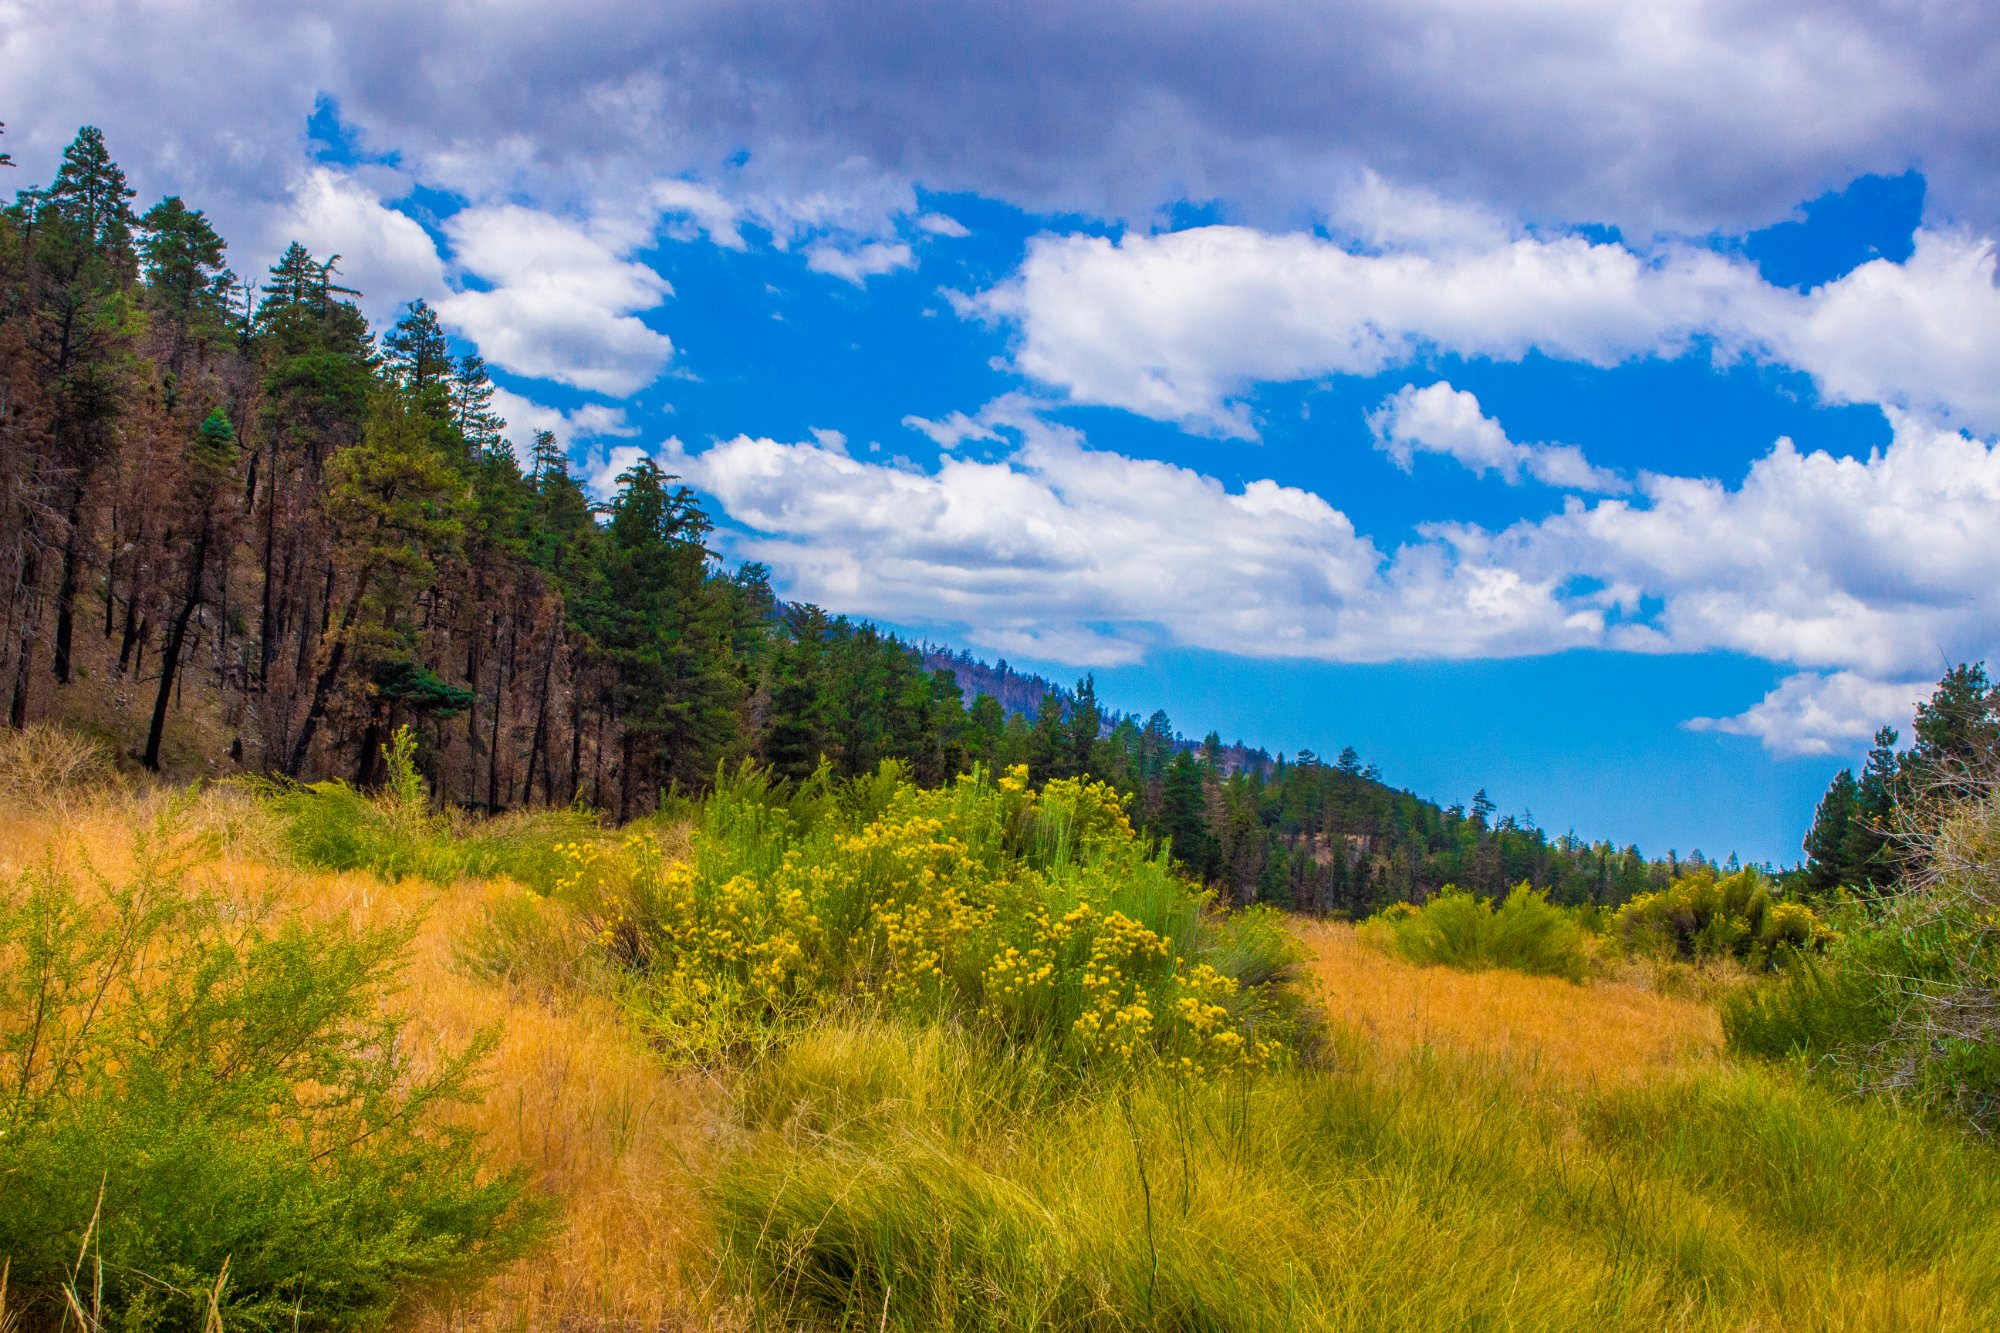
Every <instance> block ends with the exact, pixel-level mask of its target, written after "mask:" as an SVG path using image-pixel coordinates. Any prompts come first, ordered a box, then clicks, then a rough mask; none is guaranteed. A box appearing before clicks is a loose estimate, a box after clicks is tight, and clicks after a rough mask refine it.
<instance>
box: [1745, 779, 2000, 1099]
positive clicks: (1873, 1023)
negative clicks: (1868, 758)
mask: <svg viewBox="0 0 2000 1333" xmlns="http://www.w3.org/2000/svg"><path fill="white" fill-rule="evenodd" d="M1937 821H1938V822H1937V825H1936V827H1935V828H1934V829H1933V830H1932V831H1930V832H1929V833H1928V834H1926V835H1924V836H1923V837H1922V838H1921V839H1920V841H1918V842H1917V843H1916V844H1915V845H1913V847H1912V848H1911V851H1912V853H1913V854H1912V856H1911V857H1910V863H1909V870H1908V872H1907V878H1906V879H1905V881H1904V882H1903V883H1901V884H1900V885H1899V886H1898V891H1897V892H1896V893H1895V894H1894V895H1892V896H1890V897H1887V898H1884V899H1882V900H1879V901H1876V902H1872V903H1856V904H1850V905H1849V906H1848V907H1847V908H1846V909H1845V911H1844V915H1843V916H1842V917H1840V918H1839V919H1838V924H1839V925H1840V927H1841V928H1840V930H1838V931H1837V932H1824V933H1825V934H1826V935H1827V937H1828V939H1827V944H1826V950H1825V957H1824V958H1823V959H1822V960H1816V961H1814V960H1798V961H1795V962H1793V963H1792V964H1791V965H1790V966H1788V967H1787V968H1785V969H1784V971H1783V972H1782V973H1781V974H1780V975H1779V976H1778V977H1776V978H1774V979H1773V980H1771V981H1770V982H1768V983H1766V984H1764V985H1762V986H1759V987H1758V988H1756V989H1755V990H1754V991H1752V992H1751V993H1749V994H1747V995H1745V996H1742V997H1741V998H1739V999H1738V1000H1736V1001H1734V1002H1733V1003H1731V1004H1730V1005H1729V1006H1727V1007H1726V1008H1725V1010H1724V1013H1723V1023H1724V1031H1725V1033H1726V1034H1727V1035H1728V1037H1729V1040H1730V1043H1731V1045H1732V1046H1733V1047H1735V1048H1736V1049H1738V1050H1741V1051H1743V1052H1744V1053H1746V1054H1753V1055H1762V1056H1793V1057H1803V1058H1804V1059H1805V1060H1807V1062H1808V1063H1809V1064H1810V1065H1811V1067H1812V1068H1813V1069H1815V1070H1816V1071H1818V1072H1820V1073H1821V1074H1822V1075H1824V1076H1830V1077H1835V1078H1837V1079H1839V1080H1840V1082H1841V1083H1842V1084H1844V1085H1846V1086H1849V1087H1851V1088H1853V1089H1855V1090H1858V1091H1861V1092H1882V1093H1889V1094H1893V1095H1894V1096H1896V1097H1898V1098H1900V1099H1903V1100H1907V1101H1910V1102H1912V1103H1914V1104H1916V1105H1919V1106H1923V1107H1927V1108H1929V1109H1930V1110H1932V1111H1934V1112H1937V1113H1940V1114H1943V1115H1946V1116H1949V1117H1952V1118H1955V1119H1958V1120H1961V1121H1964V1122H1966V1123H1969V1124H1972V1125H1974V1126H1976V1127H1978V1128H1979V1129H1981V1130H1983V1131H1986V1132H1989V1133H1991V1132H1994V1131H2000V790H1988V791H1985V792H1983V793H1977V794H1974V795H1972V796H1970V797H1967V798H1965V799H1961V800H1960V801H1959V802H1958V803H1956V804H1955V805H1953V806H1950V807H1948V808H1945V809H1944V810H1942V811H1940V812H1939V814H1938V816H1937Z"/></svg>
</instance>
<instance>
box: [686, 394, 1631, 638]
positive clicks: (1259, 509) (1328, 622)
mask: <svg viewBox="0 0 2000 1333" xmlns="http://www.w3.org/2000/svg"><path fill="white" fill-rule="evenodd" d="M980 422H981V424H984V425H986V426H987V428H988V429H993V428H996V427H997V428H1000V429H1004V430H1005V431H1007V433H1008V434H1010V435H1012V436H1015V437H1018V439H1019V440H1020V444H1019V446H1018V448H1017V449H1016V450H1015V451H1014V452H1013V453H1012V454H1011V455H1010V456H1008V457H1005V458H1003V459H1000V460H998V461H993V462H980V461H974V460H970V459H964V458H955V457H947V458H946V459H945V460H944V462H943V464H942V466H941V467H940V469H939V470H938V471H937V472H936V473H934V474H933V473H927V472H923V471H920V470H917V469H915V468H912V467H909V466H905V465H894V464H880V463H870V462H865V461H862V460H858V459H856V458H854V457H852V456H850V455H849V454H848V453H847V452H846V451H845V450H844V449H841V448H838V447H829V446H828V445H827V444H825V443H824V442H805V443H783V442H779V441H775V440H769V439H753V438H749V437H738V438H736V439H733V440H727V441H723V442H721V443H718V444H715V445H713V446H711V447H709V448H707V449H705V450H702V451H699V452H690V451H688V450H685V449H683V448H681V447H680V446H679V445H677V444H676V445H674V446H671V447H670V448H669V449H668V451H667V452H666V453H665V454H663V456H662V466H665V467H668V468H669V469H671V470H672V471H675V472H678V473H681V474H682V475H685V476H686V477H688V478H689V479H690V480H691V481H692V482H693V483H694V484H695V485H697V486H698V487H700V488H701V489H702V490H703V491H705V492H706V493H707V494H709V495H711V496H713V497H714V498H715V499H716V500H717V501H719V503H720V506H721V508H722V510H723V511H724V512H725V513H726V514H727V515H728V516H729V517H730V518H731V519H732V520H733V521H734V522H735V523H736V524H738V525H741V526H742V527H744V528H747V529H749V530H750V532H749V534H748V535H746V536H744V537H742V538H740V539H739V551H740V553H741V554H742V555H745V556H748V557H751V558H755V559H758V560H763V561H766V562H767V563H769V564H771V565H772V566H773V568H774V569H776V570H777V571H778V573H779V575H780V579H781V585H782V586H783V587H784V588H785V590H786V592H787V595H791V596H798V597H803V598H807V599H810V600H814V601H820V602H824V603H826V604H828V605H833V606H840V607H843V608H846V609H849V610H852V611H855V612H857V613H860V614H863V615H874V616H883V617H887V618H891V619H894V620H897V621H899V622H902V623H910V622H912V621H917V622H928V623H933V624H955V625H962V626H967V627H976V628H977V636H978V637H980V638H981V639H982V640H983V641H984V642H987V643H989V644H992V645H993V646H996V647H1000V648H1002V649H1003V650H1005V649H1006V648H1007V646H1008V645H1010V644H1013V645H1025V644H1029V643H1033V644H1035V645H1037V646H1036V648H1035V649H1034V651H1035V653H1036V655H1038V656H1044V657H1048V656H1064V655H1069V654H1075V655H1076V656H1077V658H1078V660H1080V661H1084V662H1098V663H1103V662H1111V661H1126V660H1132V659H1134V658H1135V657H1136V656H1137V655H1138V654H1140V653H1141V652H1142V651H1143V649H1144V646H1145V645H1146V644H1148V643H1151V642H1154V641H1157V640H1160V639H1166V640H1171V641H1174V642H1179V643H1184V644H1189V645H1192V646H1197V647H1205V648H1214V649H1219V650H1221V651H1226V652H1232V653H1241V654H1247V655H1255V656H1280V657H1283V656H1303V657H1322V658H1330V659H1339V660H1353V661H1380V660H1387V659H1391V658H1397V657H1405V656H1442V657H1465V656H1483V655H1507V654H1512V653H1517V652H1523V651H1543V650H1544V649H1545V648H1546V647H1547V646H1549V645H1552V644H1553V645H1557V646H1581V645H1583V644H1587V643H1590V642H1594V641H1596V640H1598V639H1599V638H1600V637H1601V634H1602V614H1601V612H1599V611H1598V610H1597V609H1596V608H1592V607H1582V608H1573V607H1565V606H1562V605H1561V604H1560V603H1559V600H1558V598H1557V596H1556V590H1555V588H1554V587H1553V585H1552V584H1550V583H1548V582H1546V581H1541V582H1538V581H1536V580H1533V579H1529V578H1525V577H1523V576H1522V575H1520V574H1519V573H1518V572H1516V571H1513V570H1509V569H1505V568H1501V567H1497V566H1491V565H1482V564H1480V563H1478V562H1476V561H1473V560H1467V559H1462V558H1459V557H1457V556H1456V555H1455V553H1453V552H1452V551H1451V550H1450V549H1449V548H1448V547H1446V546H1444V545H1443V544H1442V543H1429V544H1426V545H1424V546H1422V547H1418V548H1411V549H1408V550H1406V551H1403V552H1399V553H1397V554H1396V555H1395V556H1394V557H1385V556H1384V555H1383V553H1382V552H1380V551H1379V550H1378V549H1377V548H1376V547H1375V546H1374V544H1373V543H1371V542H1369V541H1368V540H1367V539H1366V538H1363V537H1361V536H1359V535H1358V534H1356V532H1355V531H1354V527H1353V525H1352V523H1350V522H1349V521H1348V519H1347V517H1346V516H1345V515H1344V514H1342V513H1340V512H1339V511H1338V510H1336V509H1334V508H1333V507H1332V506H1331V505H1329V504H1327V503H1326V501H1324V500H1322V499H1321V498H1319V497H1318V496H1316V495H1313V494H1311V493H1310V492H1307V491H1303V490H1299V489H1297V488H1294V487H1289V486H1282V485H1279V484H1278V483H1276V482H1272V481H1253V482H1250V483H1249V484H1247V485H1246V486H1244V487H1242V488H1241V489H1240V490H1231V489H1229V488H1227V487H1225V486H1224V485H1222V484H1221V483H1220V482H1218V481H1216V480H1215V479H1213V478H1210V477H1206V476H1203V475H1201V474H1199V473H1197V472H1194V471H1191V470H1189V469H1186V468H1182V467H1177V466H1174V465H1172V464H1168V463H1161V462H1153V461H1147V460H1141V459H1134V458H1127V457H1124V456H1122V455H1118V454H1114V453H1106V452H1102V451H1098V450H1092V449H1088V448H1086V447H1084V445H1083V443H1082V441H1081V438H1080V437H1079V436H1077V434H1076V433H1075V432H1073V431H1070V430H1067V429H1065V428H1061V427H1057V426H1052V425H1050V424H1048V423H1047V422H1044V421H1042V420H1040V419H1039V418H1037V417H1036V416H1035V415H1033V413H1032V412H1030V411H1026V410H1023V409H1021V408H1019V407H1018V406H999V407H993V408H989V409H988V411H986V412H983V413H982V414H981V417H980ZM1015 650H1016V651H1026V649H1025V648H1018V649H1015Z"/></svg>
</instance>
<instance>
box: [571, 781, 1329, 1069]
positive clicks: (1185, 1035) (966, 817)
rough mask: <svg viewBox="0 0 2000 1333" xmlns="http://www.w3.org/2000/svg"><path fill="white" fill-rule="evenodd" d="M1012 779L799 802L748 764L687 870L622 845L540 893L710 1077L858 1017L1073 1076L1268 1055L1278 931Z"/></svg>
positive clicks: (1096, 809)
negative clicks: (870, 1010)
mask: <svg viewBox="0 0 2000 1333" xmlns="http://www.w3.org/2000/svg"><path fill="white" fill-rule="evenodd" d="M1025 775H1026V770H1025V769H1016V770H1014V771H1013V772H1010V773H1009V774H1007V775H1006V776H1004V777H1002V778H1001V779H1000V780H999V781H998V782H994V781H992V780H991V779H989V778H988V777H986V776H984V775H983V774H977V775H971V776H967V777H965V778H962V779H960V780H959V781H958V782H956V783H954V784H952V785H950V786H947V787H942V788H938V789H935V790H929V791H926V790H922V789H919V788H918V787H916V786H915V785H913V784H911V783H910V782H908V781H907V780H906V779H905V778H904V777H903V775H902V772H901V770H900V769H899V768H897V767H896V766H895V765H893V764H888V765H884V767H883V768H882V770H881V771H880V772H878V773H876V774H872V775H869V776H867V777H863V778H860V779H857V780H854V781H850V782H834V781H832V780H831V779H830V778H828V777H827V776H826V775H825V774H821V775H820V776H818V777H817V778H815V779H814V780H812V781H810V782H808V783H806V784H805V785H804V787H803V788H801V789H800V790H799V791H797V792H787V791H783V790H780V789H777V788H774V787H773V786H772V785H771V784H770V783H769V782H768V780H767V779H766V778H765V777H764V776H762V775H761V774H759V773H757V772H755V771H754V770H750V771H745V772H742V773H739V774H737V775H736V776H734V777H731V778H728V779H727V780H725V781H723V782H722V783H720V784H719V786H718V788H717V789H716V791H715V792H714V794H713V795H712V796H710V797H709V798H708V799H707V800H706V801H705V802H703V803H702V804H701V805H700V806H699V807H698V809H696V810H695V811H694V828H693V832H692V836H691V841H690V845H689V848H688V852H687V855H686V856H685V858H677V857H673V856H669V855H668V854H667V853H666V851H665V849H663V848H662V847H661V846H660V845H659V844H658V841H657V838H656V836H655V834H654V833H653V832H652V831H650V830H647V829H639V830H637V831H634V832H632V833H631V834H629V835H628V836H627V837H626V839H625V840H624V842H623V843H621V844H620V845H618V846H617V847H613V848H605V847H597V846H586V847H580V848H577V849H574V852H573V854H574V855H575V857H576V869H575V873H574V874H573V875H572V876H570V877H569V878H567V879H566V880H565V881H564V882H563V883H562V884H561V885H560V886H559V887H558V890H557V894H558V896H559V897H561V898H562V899H563V900H564V901H565V902H567V903H570V904H572V905H574V906H575V907H576V908H577V909H578V910H579V911H581V912H582V913H583V914H584V915H585V917H586V919H588V920H589V921H590V922H591V923H592V925H593V928H594V929H595V930H596V931H597V932H598V934H599V938H600V940H601V941H602V943H603V947H604V949H605V951H606V953H607V955H608V956H609V957H610V958H612V959H613V960H614V961H615V963H616V965H617V966H618V967H619V968H620V969H621V970H622V971H623V972H624V973H625V974H626V975H627V976H629V977H631V978H632V979H633V982H634V986H633V988H632V995H633V998H634V1002H635V1003H636V1004H638V1005H639V1007H640V1009H641V1012H642V1016H643V1021H644V1022H645V1023H646V1024H647V1026H648V1028H649V1030H650V1031H651V1032H652V1034H653V1035H654V1037H655V1038H656V1039H657V1040H658V1041H659V1042H660V1043H661V1044H662V1045H663V1046H665V1047H666V1048H667V1049H668V1050H670V1051H672V1052H674V1053H675V1054H676V1055H677V1056H678V1057H679V1058H683V1059H687V1060H691V1061H696V1062H709V1061H716V1060H727V1059H733V1058H736V1057H738V1056H740V1055H742V1054H744V1053H747V1052H753V1051H758V1050H763V1049H767V1048H769V1047H770V1046H772V1045H773V1044H774V1043H778V1042H781V1041H783V1040H784V1039H785V1038H786V1037H787V1036H788V1035H791V1034H794V1033H796V1032H798V1031H799V1030H801V1029H802V1028H804V1027H806V1026H809V1025H811V1024H813V1023H816V1022H819V1021H822V1020H823V1019H824V1018H825V1016H826V1015H827V1014H829V1013H830V1012H832V1011H834V1010H836V1009H840V1008H843V1007H845V1006H849V1005H852V1004H856V1003H861V1004H865V1005H869V1006H874V1007H878V1008H883V1009H887V1010H890V1011H894V1012H898V1013H902V1014H906V1015H911V1016H921V1017H925V1018H942V1017H949V1018H952V1019H954V1020H958V1021H963V1022H966V1023H970V1024H973V1025H975V1026H978V1027H980V1028H982V1029H984V1030H987V1031H989V1032H993V1033H997V1034H1000V1035H1001V1036H1002V1037H1003V1038H1004V1039H1005V1040H1007V1041H1009V1042H1013V1043H1017V1044H1024V1045H1034V1046H1044V1047H1047V1048H1050V1049H1053V1050H1058V1051H1060V1052H1062V1053H1063V1055H1064V1057H1065V1058H1066V1059H1067V1060H1069V1061H1070V1062H1071V1063H1072V1064H1073V1065H1075V1066H1076V1067H1079V1068H1081V1067H1091V1068H1100V1069H1101V1068H1107V1067H1113V1066H1132V1067H1138V1066H1149V1067H1150V1066H1153V1065H1166V1066H1170V1067H1172V1068H1174V1069H1177V1070H1181V1071H1184V1072H1192V1073H1200V1074H1209V1073H1215V1072H1219V1071H1221V1070H1224V1069H1234V1068H1243V1067H1256V1066H1262V1065H1267V1064H1270V1063H1272V1062H1273V1061H1276V1060H1279V1059H1281V1058H1284V1056H1285V1055H1286V1053H1287V1051H1288V1050H1289V1049H1290V1048H1291V1047H1292V1046H1293V1045H1294V1044H1295V1043H1296V1042H1297V1041H1298V1040H1299V1038H1300V1035H1301V1033H1302V1031H1303V1029H1304V1028H1305V1026H1306V1014H1307V1013H1308V1010H1307V1009H1306V1007H1305V1006H1304V1005H1302V1004H1301V1003H1300V1001H1299V998H1298V997H1297V996H1296V995H1295V994H1294V993H1293V991H1292V989H1291V988H1290V986H1289V985H1288V982H1289V980H1290V977H1291V974H1292V964H1293V960H1294V957H1295V954H1294V949H1295V946H1294V945H1293V943H1292V941H1291V940H1290V938H1289V936H1287V935H1286V934H1285V932H1284V931H1283V929H1282V928H1281V926H1279V924H1278V923H1277V921H1276V920H1275V918H1273V917H1271V916H1270V915H1268V914H1266V913H1261V912H1251V913H1242V914H1233V915H1224V914H1221V913H1218V912H1216V911H1214V910H1212V907H1211V904H1210V900H1209V898H1208V896H1207V895H1206V894H1204V893H1203V892H1202V891H1201V890H1199V889H1197V888H1196V887H1194V886H1193V885H1191V884H1189V883H1188V882H1187V881H1186V880H1184V879H1183V878H1181V876H1180V875H1179V874H1177V873H1176V872H1175V870H1174V869H1173V867H1172V865H1171V863H1170V862H1169V861H1168V860H1167V859H1166V858H1165V857H1163V856H1159V855H1156V854H1154V853H1153V852H1152V851H1150V850H1149V849H1148V847H1147V846H1146V844H1145V843H1144V842H1143V841H1142V840H1141V839H1140V838H1139V837H1138V836H1137V835H1136V834H1135V833H1134V832H1133V829H1132V826H1131V824H1130V822H1129V821H1128V820H1127V818H1126V815H1125V811H1124V808H1123V805H1122V803H1121V800H1120V798H1119V797H1118V795H1117V794H1116V793H1115V792H1113V791H1112V790H1111V789H1110V788H1108V787H1105V786H1103V785H1101V784H1098V783H1094V782H1083V781H1078V780H1062V781H1056V782H1051V783H1049V784H1047V785H1046V786H1045V787H1043V788H1042V789H1041V790H1040V791H1039V792H1037V791H1031V790H1029V789H1028V787H1027V784H1026V776H1025Z"/></svg>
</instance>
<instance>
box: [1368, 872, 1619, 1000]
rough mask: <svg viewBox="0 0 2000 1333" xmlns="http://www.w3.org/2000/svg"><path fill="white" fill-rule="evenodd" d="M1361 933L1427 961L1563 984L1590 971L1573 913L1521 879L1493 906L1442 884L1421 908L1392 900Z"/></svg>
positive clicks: (1582, 936)
mask: <svg viewBox="0 0 2000 1333" xmlns="http://www.w3.org/2000/svg"><path fill="white" fill-rule="evenodd" d="M1363 935H1364V938H1367V939H1369V940H1371V941H1372V942H1374V943H1375V944H1377V945H1378V946H1380V947H1382V948H1384V949H1385V950H1387V951H1389V952H1392V953H1394V954H1396V955H1398V956H1400V957H1402V958H1404V959H1407V960H1408V961H1410V962H1412V963H1420V964H1424V965H1426V966H1436V965H1441V966H1445V967H1457V968H1465V969H1469V970H1475V971H1476V970H1479V969H1483V968H1490V967H1501V968H1508V969H1510V970H1512V971H1516V972H1526V973H1528V974H1529V975H1531V976H1550V977H1562V978H1565V979H1566V980H1569V981H1581V980H1583V978H1584V977H1585V976H1586V975H1587V974H1588V972H1589V970H1590V952H1589V949H1588V947H1587V946H1586V944H1585V942H1584V939H1585V932H1584V930H1583V927H1582V926H1581V925H1580V924H1579V923H1578V921H1577V919H1576V916H1575V914H1573V913H1572V912H1570V911H1568V910H1566V909H1564V908H1561V907H1557V906H1556V905H1555V904H1553V903H1551V902H1550V901H1549V900H1548V895H1547V894H1545V893H1538V892H1536V891H1535V890H1533V889H1531V888H1529V887H1528V886H1527V885H1525V884H1522V885H1518V886H1517V887H1516V888H1515V889H1514V891H1513V892H1512V893H1509V894H1508V895H1507V897H1506V899H1505V900H1503V901H1502V902H1501V903H1499V904H1498V905H1497V906H1496V905H1495V904H1494V903H1492V902H1490V901H1488V900H1487V899H1484V898H1479V897H1475V896H1474V895H1472V894H1470V893H1467V892H1466V891H1465V890H1463V889H1459V888H1454V887H1451V886H1447V887H1446V888H1445V889H1443V890H1442V891H1441V892H1439V893H1438V894H1436V895H1435V896H1433V897H1432V898H1431V899H1430V901H1428V902H1426V903H1424V904H1423V906H1421V907H1412V906H1410V905H1409V904H1398V905H1396V906H1394V907H1391V908H1389V909H1388V910H1386V911H1384V912H1382V913H1379V914H1378V915H1376V916H1375V917H1373V918H1371V919H1370V920H1369V921H1368V922H1367V923H1366V924H1365V925H1364V927H1363Z"/></svg>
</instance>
